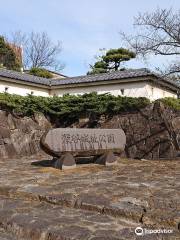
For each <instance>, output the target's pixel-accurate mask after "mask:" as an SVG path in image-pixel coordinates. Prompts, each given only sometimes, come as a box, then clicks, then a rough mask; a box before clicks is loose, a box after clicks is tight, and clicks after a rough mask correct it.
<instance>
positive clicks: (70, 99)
mask: <svg viewBox="0 0 180 240" xmlns="http://www.w3.org/2000/svg"><path fill="white" fill-rule="evenodd" d="M148 104H150V101H149V99H147V98H143V97H140V98H132V97H121V96H118V97H115V96H112V95H110V94H101V95H98V94H97V93H90V94H84V95H78V96H75V95H69V94H67V95H64V96H63V97H57V96H54V97H40V96H33V95H28V96H25V97H23V96H18V95H11V94H8V93H0V106H1V109H8V110H10V111H13V112H14V113H17V114H21V115H23V116H33V115H34V113H36V112H40V113H43V114H45V115H53V116H60V117H62V118H63V119H64V118H68V119H78V118H79V116H90V114H96V115H101V114H107V115H115V114H118V113H120V112H129V111H135V110H138V109H140V108H143V107H146V106H147V105H148Z"/></svg>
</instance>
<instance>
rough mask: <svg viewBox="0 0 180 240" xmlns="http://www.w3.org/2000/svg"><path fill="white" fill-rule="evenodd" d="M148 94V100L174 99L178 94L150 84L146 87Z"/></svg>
mask: <svg viewBox="0 0 180 240" xmlns="http://www.w3.org/2000/svg"><path fill="white" fill-rule="evenodd" d="M146 89H147V92H148V96H147V97H148V98H149V99H150V100H152V101H153V100H156V99H159V98H165V97H173V98H177V94H175V93H173V92H172V91H170V90H167V89H165V88H164V89H163V88H160V87H157V86H153V85H150V84H147V86H146Z"/></svg>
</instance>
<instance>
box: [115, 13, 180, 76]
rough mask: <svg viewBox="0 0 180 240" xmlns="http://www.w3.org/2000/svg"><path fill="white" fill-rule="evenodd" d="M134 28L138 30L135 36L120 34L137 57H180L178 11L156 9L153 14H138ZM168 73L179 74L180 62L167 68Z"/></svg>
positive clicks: (179, 18) (179, 16) (179, 14)
mask: <svg viewBox="0 0 180 240" xmlns="http://www.w3.org/2000/svg"><path fill="white" fill-rule="evenodd" d="M134 26H135V27H136V28H138V29H139V31H138V32H137V34H136V35H135V36H128V35H126V34H125V33H124V32H121V33H120V34H121V37H122V39H123V40H124V41H125V42H126V43H127V44H128V47H129V48H131V49H132V50H133V51H135V52H136V54H137V55H139V56H142V57H145V56H147V55H149V54H154V55H163V56H175V57H179V56H180V10H178V11H177V12H173V11H172V9H157V10H156V11H155V12H153V13H148V12H146V13H144V14H141V13H139V15H138V16H137V17H136V18H135V20H134ZM168 71H169V74H172V73H180V62H179V61H177V62H176V63H175V64H171V65H170V66H168ZM166 74H167V73H166Z"/></svg>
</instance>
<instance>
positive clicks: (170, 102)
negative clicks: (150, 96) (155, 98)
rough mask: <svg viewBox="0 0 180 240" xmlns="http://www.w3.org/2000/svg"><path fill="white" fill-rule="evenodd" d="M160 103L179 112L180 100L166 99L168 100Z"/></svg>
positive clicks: (164, 99) (165, 99)
mask: <svg viewBox="0 0 180 240" xmlns="http://www.w3.org/2000/svg"><path fill="white" fill-rule="evenodd" d="M161 101H162V102H163V103H164V104H165V105H167V106H169V107H171V108H173V109H175V110H180V99H176V98H170V97H168V98H163V99H161Z"/></svg>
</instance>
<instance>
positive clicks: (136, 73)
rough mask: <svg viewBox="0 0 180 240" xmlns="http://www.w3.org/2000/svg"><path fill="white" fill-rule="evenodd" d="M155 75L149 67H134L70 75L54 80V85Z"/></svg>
mask: <svg viewBox="0 0 180 240" xmlns="http://www.w3.org/2000/svg"><path fill="white" fill-rule="evenodd" d="M150 75H153V74H152V73H151V72H150V71H149V70H148V69H145V68H142V69H133V70H124V71H116V72H109V73H102V74H93V75H85V76H79V77H68V78H63V79H59V80H58V79H56V80H53V81H52V82H51V83H52V86H58V85H64V84H76V83H90V82H99V81H108V80H116V79H125V78H134V77H144V76H150Z"/></svg>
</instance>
